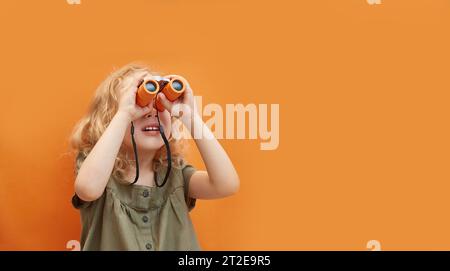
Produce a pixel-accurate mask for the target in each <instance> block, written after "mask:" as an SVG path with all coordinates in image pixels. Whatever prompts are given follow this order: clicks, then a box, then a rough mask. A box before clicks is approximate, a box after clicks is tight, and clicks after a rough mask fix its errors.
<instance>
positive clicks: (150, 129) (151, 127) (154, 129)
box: [142, 124, 159, 132]
mask: <svg viewBox="0 0 450 271" xmlns="http://www.w3.org/2000/svg"><path fill="white" fill-rule="evenodd" d="M142 132H159V126H158V125H157V124H151V125H147V126H144V127H143V128H142Z"/></svg>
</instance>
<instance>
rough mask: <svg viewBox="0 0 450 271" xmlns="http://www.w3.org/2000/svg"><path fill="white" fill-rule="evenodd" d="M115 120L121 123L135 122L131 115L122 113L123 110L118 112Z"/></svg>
mask: <svg viewBox="0 0 450 271" xmlns="http://www.w3.org/2000/svg"><path fill="white" fill-rule="evenodd" d="M114 118H116V119H120V120H121V121H126V122H132V121H133V118H132V117H131V114H130V113H128V112H126V111H122V110H119V111H117V112H116V114H115V115H114Z"/></svg>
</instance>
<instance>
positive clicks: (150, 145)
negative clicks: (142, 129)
mask: <svg viewBox="0 0 450 271" xmlns="http://www.w3.org/2000/svg"><path fill="white" fill-rule="evenodd" d="M136 143H137V147H138V149H140V150H145V151H156V150H159V149H160V148H161V147H162V146H164V141H163V140H162V138H161V136H159V137H139V138H137V139H136Z"/></svg>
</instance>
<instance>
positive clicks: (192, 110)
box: [158, 75, 198, 126]
mask: <svg viewBox="0 0 450 271" xmlns="http://www.w3.org/2000/svg"><path fill="white" fill-rule="evenodd" d="M164 77H165V78H168V79H173V78H180V79H181V80H183V82H185V83H186V90H185V91H184V93H183V95H182V96H181V97H179V98H178V99H176V100H175V101H173V102H171V101H169V100H168V99H167V97H166V95H164V93H162V92H160V93H158V99H159V100H160V101H161V103H162V104H163V105H164V107H165V108H166V110H167V111H169V113H170V115H171V116H174V117H177V118H180V120H181V121H182V122H183V124H184V125H186V126H188V125H191V123H192V121H193V120H194V118H195V117H196V116H197V114H198V112H197V106H196V104H195V98H194V93H193V91H192V89H191V87H190V85H189V83H188V81H187V80H186V79H184V78H183V77H182V76H179V75H167V76H164Z"/></svg>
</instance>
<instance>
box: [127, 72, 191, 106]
mask: <svg viewBox="0 0 450 271" xmlns="http://www.w3.org/2000/svg"><path fill="white" fill-rule="evenodd" d="M185 90H186V82H185V81H184V80H183V79H182V78H181V77H174V78H172V79H167V78H164V77H157V76H154V77H153V79H149V80H145V81H144V82H142V83H141V84H140V85H139V88H138V91H137V93H136V103H137V104H138V105H139V106H141V107H144V106H147V105H148V104H149V103H150V102H151V101H152V100H153V99H154V98H155V97H157V96H156V95H157V94H158V93H159V92H162V93H164V95H166V97H167V99H168V100H169V101H171V102H173V101H175V100H176V99H178V97H180V96H181V95H182V94H183V92H184V91H185ZM155 107H156V109H157V110H158V111H159V112H162V111H164V105H163V104H162V103H161V101H160V100H159V99H158V98H156V101H155Z"/></svg>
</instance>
